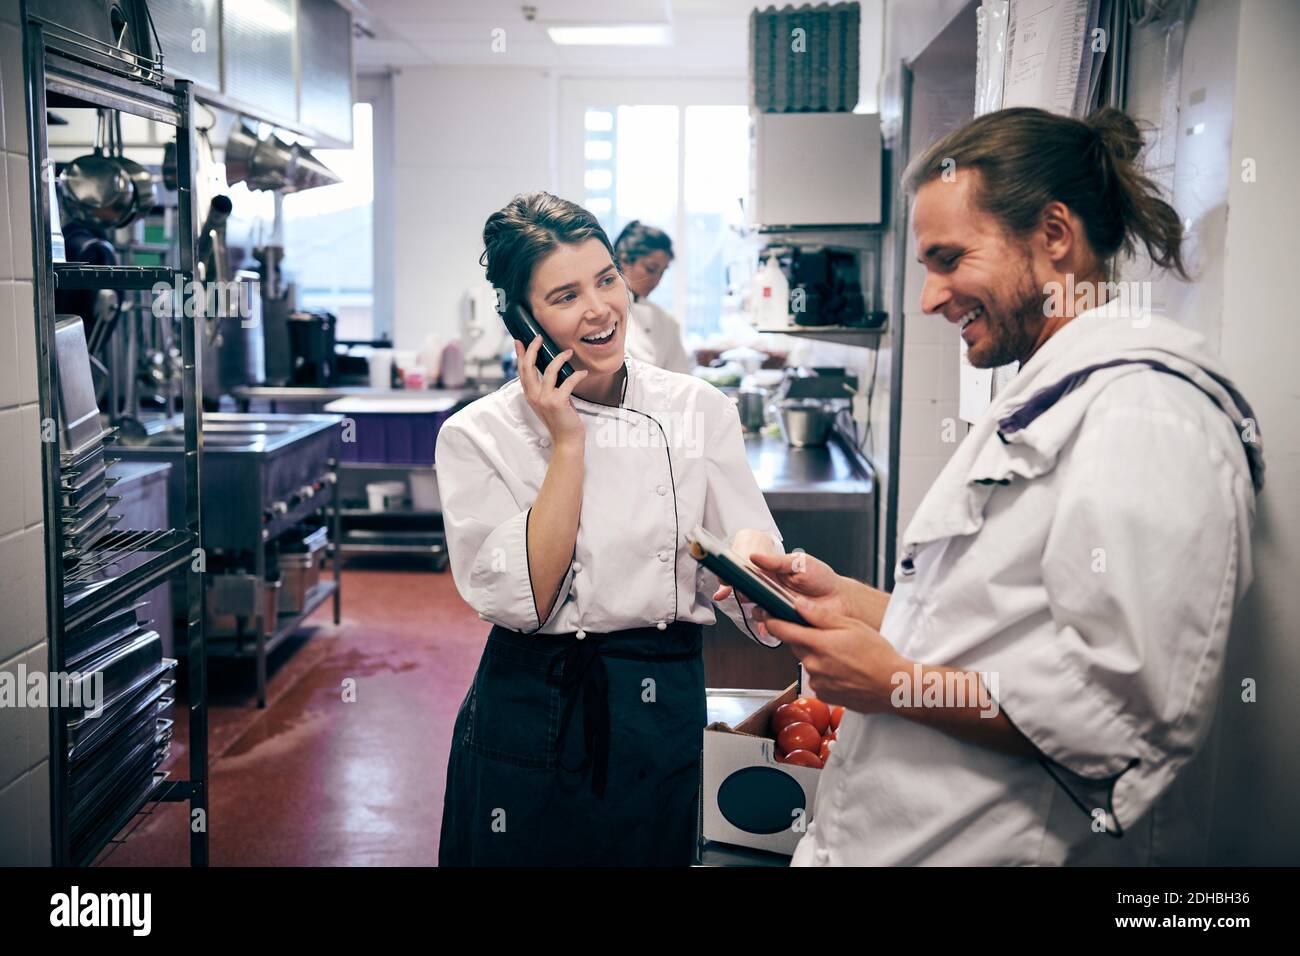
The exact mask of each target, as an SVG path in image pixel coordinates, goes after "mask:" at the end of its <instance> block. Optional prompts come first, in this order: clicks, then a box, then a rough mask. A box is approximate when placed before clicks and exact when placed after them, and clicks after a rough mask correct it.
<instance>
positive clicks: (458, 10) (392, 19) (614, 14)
mask: <svg viewBox="0 0 1300 956" xmlns="http://www.w3.org/2000/svg"><path fill="white" fill-rule="evenodd" d="M345 2H346V0H345ZM347 5H348V6H350V7H351V8H352V10H353V14H354V16H355V18H356V21H357V22H358V23H359V24H361V25H362V26H363V27H365V28H366V29H367V30H369V31H370V32H371V33H373V34H374V38H373V39H372V38H370V37H367V36H361V37H357V38H356V39H354V41H353V48H354V50H355V52H356V66H357V72H359V73H374V72H381V71H383V70H385V69H387V68H394V67H403V66H433V65H436V66H509V67H533V68H537V67H541V68H554V69H562V70H563V71H564V72H566V73H586V72H599V73H602V74H615V75H617V74H627V73H676V74H681V73H689V74H690V75H694V76H700V75H710V76H716V75H722V76H743V75H744V74H745V72H746V68H747V58H748V36H749V13H750V11H751V10H752V9H754V8H755V7H756V6H760V5H762V6H766V5H767V4H766V3H762V4H760V3H756V2H755V0H531V2H530V4H528V5H531V6H532V7H534V8H535V9H536V16H535V19H534V20H533V21H532V22H530V21H528V20H527V19H526V18H525V16H524V12H523V11H524V7H525V6H526V4H525V3H523V2H520V0H351V2H350V3H348V4H347ZM616 23H668V24H670V26H671V28H672V35H673V40H672V43H671V44H670V45H667V46H660V47H626V46H624V47H589V46H588V47H583V46H569V47H560V46H556V45H555V44H554V43H552V42H551V40H550V38H549V37H548V36H547V34H546V27H547V26H559V25H595V24H602V25H603V24H616ZM498 29H499V30H504V31H505V32H504V34H503V35H502V34H494V32H493V31H495V30H498ZM502 36H503V37H504V41H505V50H504V51H494V50H493V40H494V37H502ZM498 45H499V43H498Z"/></svg>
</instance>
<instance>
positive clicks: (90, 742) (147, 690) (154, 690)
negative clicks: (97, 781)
mask: <svg viewBox="0 0 1300 956" xmlns="http://www.w3.org/2000/svg"><path fill="white" fill-rule="evenodd" d="M174 687H175V680H173V679H159V680H157V682H155V683H152V684H148V685H146V687H144V688H142V689H140V691H139V692H138V693H135V695H131V697H130V698H127V700H126V701H125V702H122V704H121V705H120V706H117V708H114V709H113V710H112V711H109V710H105V711H104V715H103V717H101V718H99V719H98V721H96V719H91V721H88V722H87V723H88V724H92V726H90V727H88V728H87V727H81V728H78V730H79V732H78V735H77V739H75V740H73V739H72V732H70V731H69V743H68V765H69V766H73V765H77V763H81V762H83V761H87V760H90V758H91V757H92V756H94V754H95V753H98V752H99V748H101V747H105V745H107V744H108V741H109V740H112V739H113V732H114V731H116V730H117V728H118V727H123V726H127V724H130V723H131V722H134V721H138V719H139V718H140V717H142V714H146V713H149V714H153V717H162V715H164V714H166V713H169V711H170V709H172V705H173V701H174V698H172V697H169V696H168V695H169V693H170V692H172V689H173V688H174Z"/></svg>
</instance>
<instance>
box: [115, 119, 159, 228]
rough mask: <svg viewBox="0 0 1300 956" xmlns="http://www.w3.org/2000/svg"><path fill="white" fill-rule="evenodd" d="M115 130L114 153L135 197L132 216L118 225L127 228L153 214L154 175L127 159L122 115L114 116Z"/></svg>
mask: <svg viewBox="0 0 1300 956" xmlns="http://www.w3.org/2000/svg"><path fill="white" fill-rule="evenodd" d="M113 130H114V134H115V135H114V138H113V142H114V146H115V150H114V152H115V153H116V155H117V164H118V165H119V166H121V167H122V171H123V172H125V173H126V174H127V175H128V176H129V177H130V178H131V186H132V187H133V195H134V197H135V202H134V203H133V204H132V209H131V212H130V214H129V215H128V216H127V217H126V219H125V220H124V221H123V222H119V223H118V225H119V226H126V225H129V224H130V223H132V222H134V221H135V220H137V219H139V218H140V217H141V216H147V215H149V213H151V212H153V207H154V194H153V173H151V172H149V170H147V169H145V168H144V167H143V166H141V165H140V164H139V163H137V162H136V161H135V160H133V159H127V158H126V156H125V155H124V154H123V151H122V114H121V113H114V115H113Z"/></svg>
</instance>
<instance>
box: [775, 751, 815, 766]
mask: <svg viewBox="0 0 1300 956" xmlns="http://www.w3.org/2000/svg"><path fill="white" fill-rule="evenodd" d="M777 759H778V761H779V762H780V763H789V764H794V765H795V766H796V767H816V768H817V769H818V770H820V769H822V758H821V757H819V756H817V755H816V754H815V753H813V752H812V751H811V750H792V751H790V752H789V753H788V754H786V755H785V758H784V759H781V758H777Z"/></svg>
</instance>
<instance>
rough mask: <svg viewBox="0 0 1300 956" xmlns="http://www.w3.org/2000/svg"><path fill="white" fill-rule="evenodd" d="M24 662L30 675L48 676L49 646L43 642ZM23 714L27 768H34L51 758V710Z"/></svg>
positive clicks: (29, 653)
mask: <svg viewBox="0 0 1300 956" xmlns="http://www.w3.org/2000/svg"><path fill="white" fill-rule="evenodd" d="M23 662H24V663H25V664H26V665H27V673H29V674H34V673H44V674H48V673H49V670H50V655H49V645H48V644H46V643H45V642H44V641H41V643H40V644H38V645H37V646H36V647H33V648H32V649H31V650H30V651H28V652H27V654H26V655H25V656H24V657H23ZM52 686H53V685H51V688H52ZM23 712H24V713H25V714H26V715H27V766H28V767H34V766H36V764H38V763H40V762H41V761H42V760H48V759H49V758H50V709H49V707H48V706H47V707H26V708H24V709H23Z"/></svg>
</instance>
